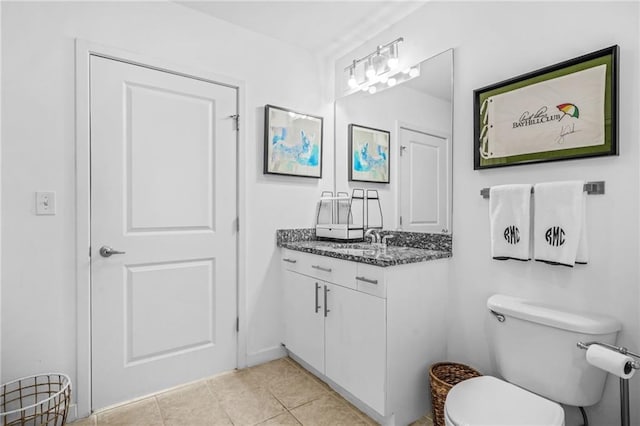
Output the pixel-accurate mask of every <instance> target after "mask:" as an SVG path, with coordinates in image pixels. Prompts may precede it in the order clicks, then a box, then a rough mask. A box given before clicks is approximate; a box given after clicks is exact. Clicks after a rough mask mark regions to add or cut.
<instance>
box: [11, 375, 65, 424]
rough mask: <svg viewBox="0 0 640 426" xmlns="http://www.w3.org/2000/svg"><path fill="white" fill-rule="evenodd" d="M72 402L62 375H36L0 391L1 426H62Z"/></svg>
mask: <svg viewBox="0 0 640 426" xmlns="http://www.w3.org/2000/svg"><path fill="white" fill-rule="evenodd" d="M70 401H71V379H69V377H68V376H67V375H65V374H58V373H50V374H38V375H34V376H29V377H23V378H21V379H17V380H14V381H12V382H9V383H5V384H3V385H2V388H0V425H2V426H17V425H20V426H43V425H46V426H62V425H64V424H65V423H66V421H67V414H68V412H69V404H70Z"/></svg>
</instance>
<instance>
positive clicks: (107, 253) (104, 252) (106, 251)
mask: <svg viewBox="0 0 640 426" xmlns="http://www.w3.org/2000/svg"><path fill="white" fill-rule="evenodd" d="M124 253H125V252H123V251H118V250H114V249H112V248H111V247H109V246H102V247H100V256H102V257H111V256H112V255H114V254H124Z"/></svg>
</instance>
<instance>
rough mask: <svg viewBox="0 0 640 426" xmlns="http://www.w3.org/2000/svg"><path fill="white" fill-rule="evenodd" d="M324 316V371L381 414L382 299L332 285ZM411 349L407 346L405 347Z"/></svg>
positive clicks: (384, 348)
mask: <svg viewBox="0 0 640 426" xmlns="http://www.w3.org/2000/svg"><path fill="white" fill-rule="evenodd" d="M325 285H326V287H327V288H328V289H329V293H328V298H327V311H328V313H327V317H326V318H325V323H324V326H325V332H324V333H325V374H326V376H327V377H328V378H330V379H331V380H333V381H334V382H336V383H337V384H339V385H340V386H342V387H343V388H345V389H346V390H347V391H349V392H351V393H352V394H353V395H357V396H358V399H360V400H361V401H363V402H364V403H366V404H367V405H369V406H370V407H371V408H373V409H374V410H376V411H377V412H378V413H380V414H381V415H383V416H384V415H386V413H385V377H386V374H385V372H386V365H387V364H386V362H387V357H386V353H387V332H386V330H387V320H386V301H385V300H384V299H381V298H379V297H375V296H371V295H369V294H366V293H362V292H359V291H355V290H351V289H348V288H344V287H341V286H337V285H333V284H325ZM407 350H411V348H407Z"/></svg>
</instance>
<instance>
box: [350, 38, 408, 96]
mask: <svg viewBox="0 0 640 426" xmlns="http://www.w3.org/2000/svg"><path fill="white" fill-rule="evenodd" d="M403 41H404V39H403V38H402V37H399V38H397V39H395V40H393V41H392V42H389V43H387V44H383V45H380V46H378V47H376V50H374V51H373V52H371V53H369V54H368V55H365V56H363V57H362V58H360V59H354V60H353V63H352V64H351V65H349V66H348V67H346V68H345V71H347V72H348V75H349V77H348V80H347V84H348V85H349V88H350V89H361V90H363V91H368V92H370V93H371V91H370V90H369V88H370V87H372V86H373V85H377V84H378V83H379V82H381V83H383V84H385V85H386V84H387V83H388V81H389V78H390V77H391V75H392V74H391V73H392V72H394V71H395V68H396V67H397V66H398V44H399V43H401V42H403ZM360 64H363V66H362V67H361V69H362V71H360V74H359V73H358V68H359V65H360ZM358 74H359V75H360V76H362V75H363V74H364V79H363V80H362V81H358V77H357V76H358ZM363 86H365V87H363ZM378 89H379V88H377V89H374V92H373V93H375V90H378Z"/></svg>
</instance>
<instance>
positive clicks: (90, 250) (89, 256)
mask: <svg viewBox="0 0 640 426" xmlns="http://www.w3.org/2000/svg"><path fill="white" fill-rule="evenodd" d="M89 257H91V246H89Z"/></svg>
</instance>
